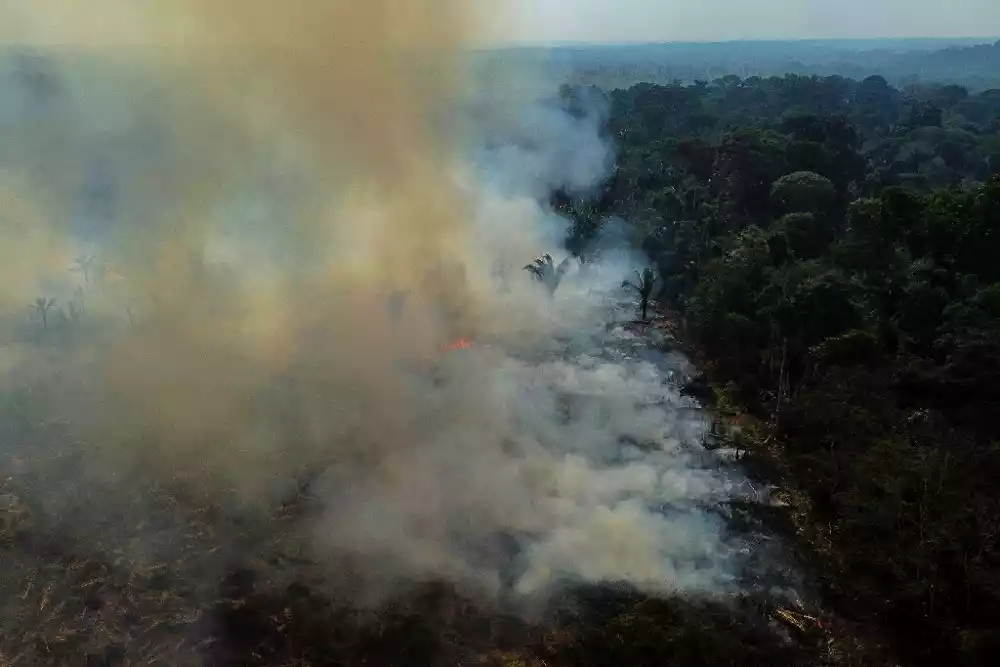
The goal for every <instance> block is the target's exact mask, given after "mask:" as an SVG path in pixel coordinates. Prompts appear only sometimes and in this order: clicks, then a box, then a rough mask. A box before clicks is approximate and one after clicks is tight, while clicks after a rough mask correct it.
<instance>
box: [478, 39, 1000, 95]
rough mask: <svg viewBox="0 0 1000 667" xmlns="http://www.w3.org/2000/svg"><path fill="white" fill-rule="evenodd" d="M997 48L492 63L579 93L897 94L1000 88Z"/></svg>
mask: <svg viewBox="0 0 1000 667" xmlns="http://www.w3.org/2000/svg"><path fill="white" fill-rule="evenodd" d="M991 41H992V40H985V39H981V40H932V39H925V40H919V39H914V40H870V41H869V40H860V41H847V40H844V41H839V40H830V41H790V42H719V43H703V44H699V43H668V44H645V45H627V46H579V47H568V46H566V47H555V48H521V49H511V50H507V51H503V52H498V53H494V54H493V55H494V56H497V57H500V58H503V59H508V60H513V61H515V62H525V63H529V64H531V65H532V66H534V67H543V68H547V69H548V70H549V71H550V72H551V73H552V75H553V76H554V77H556V78H557V79H558V80H560V81H565V82H568V83H571V84H573V85H581V86H589V85H596V86H600V87H601V88H605V89H611V88H627V87H628V86H631V85H633V84H636V83H660V84H667V83H671V82H673V81H680V82H683V83H694V82H695V81H699V80H700V81H712V80H714V79H717V78H720V77H722V76H725V75H727V74H737V75H739V76H741V77H743V78H746V77H751V76H762V77H767V76H782V75H784V74H799V75H816V76H834V75H838V76H844V77H849V78H854V79H859V80H860V79H864V78H866V77H868V76H871V75H876V74H877V75H881V76H883V77H885V78H886V80H887V81H889V82H890V83H892V84H893V85H896V86H906V85H910V84H914V83H935V82H937V83H958V84H961V85H963V86H966V87H967V88H969V89H972V90H985V89H987V88H1000V42H996V43H989V42H991Z"/></svg>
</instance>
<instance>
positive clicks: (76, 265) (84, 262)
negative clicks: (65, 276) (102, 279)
mask: <svg viewBox="0 0 1000 667" xmlns="http://www.w3.org/2000/svg"><path fill="white" fill-rule="evenodd" d="M95 261H97V258H96V257H94V256H93V255H80V256H79V257H77V258H76V259H75V260H73V268H71V269H70V271H73V272H74V273H82V274H83V282H84V284H85V285H87V286H88V287H89V286H90V272H91V270H92V269H93V268H94V262H95Z"/></svg>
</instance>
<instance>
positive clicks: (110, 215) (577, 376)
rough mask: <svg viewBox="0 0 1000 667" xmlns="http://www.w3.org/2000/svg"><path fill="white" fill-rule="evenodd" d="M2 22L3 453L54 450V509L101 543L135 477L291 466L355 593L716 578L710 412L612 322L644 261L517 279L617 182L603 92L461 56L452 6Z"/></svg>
mask: <svg viewBox="0 0 1000 667" xmlns="http://www.w3.org/2000/svg"><path fill="white" fill-rule="evenodd" d="M0 18H3V19H5V20H4V21H2V23H3V25H5V26H13V27H14V29H16V30H17V34H18V35H19V36H20V40H21V43H22V46H24V47H26V48H29V51H30V52H31V53H37V54H40V56H39V59H37V60H35V59H32V58H28V59H20V60H13V59H12V57H11V58H8V60H6V61H5V67H6V69H7V72H6V74H5V76H6V77H7V78H5V79H4V84H3V85H4V88H5V89H6V88H7V87H10V88H11V89H12V90H16V91H18V92H17V93H16V95H20V97H10V98H6V99H10V100H14V101H13V102H10V103H8V106H6V107H4V108H2V109H0V116H2V124H3V127H4V129H5V134H6V135H10V136H11V137H13V138H15V139H16V140H14V141H12V142H8V143H5V144H4V149H3V154H2V155H0V170H2V171H0V194H2V198H0V205H2V210H0V227H2V230H3V232H4V233H5V238H7V239H9V241H8V242H6V243H5V244H4V246H3V249H2V250H0V253H2V255H0V271H2V275H0V307H2V308H3V309H4V313H5V314H4V331H3V338H4V345H5V347H4V350H3V364H4V367H5V369H6V370H7V371H8V372H7V373H6V374H5V377H7V378H8V380H7V383H8V386H6V387H4V390H5V394H6V398H5V402H4V413H5V415H6V419H7V424H6V426H5V428H6V429H9V430H10V431H11V437H10V438H9V439H8V440H6V442H8V443H9V444H8V445H5V446H2V447H6V448H7V449H8V451H7V452H2V449H0V453H6V454H7V455H8V457H9V458H10V459H11V460H14V459H15V458H17V460H18V461H19V462H20V463H19V465H21V466H23V467H24V468H25V469H29V470H30V469H32V467H33V466H34V467H35V468H36V469H39V470H41V467H42V466H43V465H45V462H51V461H52V460H53V459H54V458H60V457H62V458H65V456H64V455H66V456H69V457H70V459H71V460H72V461H73V463H72V464H69V465H66V466H63V467H61V468H59V470H58V471H57V472H53V470H54V469H51V468H50V469H46V470H47V471H46V472H45V473H44V474H42V473H38V472H36V473H32V474H33V475H35V476H34V477H31V479H32V480H34V481H33V482H32V484H33V486H32V485H30V484H28V485H27V486H26V487H25V488H26V489H27V490H26V491H24V493H26V494H28V493H32V492H34V493H42V494H43V495H44V502H43V503H41V505H40V508H41V509H40V511H41V512H42V513H43V514H46V515H48V516H50V517H54V519H53V520H56V521H57V522H58V521H61V522H62V523H61V524H60V525H61V526H62V529H63V530H67V531H71V530H76V531H78V532H81V534H85V535H87V537H88V538H89V539H90V542H91V543H92V544H93V545H94V548H95V549H97V550H100V549H109V548H110V547H109V546H108V543H109V542H111V541H112V540H114V539H118V538H119V537H120V536H121V535H122V534H129V531H130V530H132V531H133V532H134V531H135V530H139V529H134V530H133V529H132V528H129V525H131V524H129V523H128V522H129V521H132V520H137V519H138V518H140V517H137V516H135V515H140V516H141V514H142V511H143V507H144V506H143V505H142V504H140V503H135V504H132V505H131V506H128V505H123V503H126V502H131V501H126V500H124V498H127V497H131V496H128V495H127V494H129V493H141V492H142V491H143V490H146V489H157V490H164V489H167V490H169V492H170V493H172V494H175V496H176V497H182V496H183V497H191V498H199V499H202V500H204V501H205V502H207V503H209V504H211V505H213V506H218V507H223V508H227V509H226V511H233V512H236V513H239V514H244V515H251V516H254V517H258V518H259V517H264V516H267V515H268V514H269V513H270V512H272V511H273V510H274V509H275V508H276V507H278V506H279V505H280V504H281V503H282V502H283V501H286V500H288V498H289V495H290V494H292V493H294V491H295V489H296V488H297V484H298V482H299V481H300V480H301V479H303V478H304V477H308V478H309V479H313V480H314V482H313V484H312V486H311V488H310V493H312V494H313V495H315V496H316V499H317V502H318V503H319V510H318V512H317V513H316V514H315V515H313V516H311V517H309V518H308V519H305V521H307V526H306V527H305V533H306V535H307V537H308V539H307V544H308V547H307V548H308V549H309V550H310V552H311V554H312V555H313V556H314V557H315V558H317V559H318V560H319V561H320V562H329V563H333V562H335V561H336V562H340V561H341V560H342V559H345V558H346V559H353V562H355V563H361V564H362V566H361V570H362V571H361V572H360V575H361V576H363V580H364V583H367V584H369V585H371V586H376V587H377V586H378V585H383V586H384V585H390V586H391V585H394V584H397V583H404V582H408V581H415V580H416V581H419V580H426V579H433V578H445V579H448V580H450V581H452V582H455V583H457V584H460V585H462V586H463V587H465V588H467V589H468V590H470V591H473V592H475V593H479V594H483V595H487V596H496V595H499V594H501V593H504V592H507V593H510V592H513V593H514V594H515V595H521V596H537V595H544V593H545V591H546V590H548V589H549V588H550V587H551V586H552V585H554V584H557V583H560V582H562V581H566V580H570V581H574V580H582V581H585V582H593V583H598V582H607V581H619V580H624V581H628V582H630V583H632V584H634V585H636V586H639V587H641V588H643V589H645V590H649V591H654V592H676V591H681V592H692V593H705V592H717V591H722V590H726V589H727V588H728V587H729V586H730V585H731V583H732V581H733V579H734V577H735V575H736V567H737V563H738V553H737V552H738V546H739V545H738V544H736V543H735V542H733V541H731V540H730V539H728V538H727V537H726V535H725V530H724V527H723V522H722V521H721V520H720V519H719V518H718V517H717V515H716V513H715V512H714V510H713V509H712V508H713V507H714V506H715V505H716V504H717V503H718V501H719V500H722V499H724V498H725V497H727V496H728V495H729V494H731V493H732V492H733V489H732V485H731V483H730V481H729V480H728V479H727V477H726V475H724V474H723V473H721V472H720V471H719V470H718V469H717V467H714V466H713V465H712V464H711V463H707V462H706V461H705V457H704V456H703V453H702V452H701V451H700V449H699V448H698V447H697V443H698V440H699V439H700V437H701V434H702V430H703V425H702V423H701V421H700V420H699V419H698V418H697V417H692V416H691V412H690V411H689V410H688V409H687V406H686V405H685V404H684V403H683V401H682V399H680V397H679V396H678V394H677V393H676V392H675V390H674V389H673V388H672V387H671V385H669V384H668V383H666V382H665V379H664V374H663V368H658V367H657V365H656V364H655V363H653V362H651V361H649V360H646V361H641V360H639V359H638V357H637V356H636V346H637V345H638V343H637V341H635V340H634V339H631V338H630V337H629V336H628V335H627V334H625V333H623V332H622V331H621V330H620V329H613V328H612V329H608V328H607V327H605V324H606V323H607V322H608V321H609V320H614V319H616V318H617V319H621V318H622V317H627V316H628V315H623V312H625V311H627V309H628V306H627V305H626V306H625V311H623V310H622V308H623V306H622V303H621V298H620V294H619V293H618V286H619V285H620V282H621V279H622V277H623V276H624V274H626V273H628V271H629V270H631V269H632V268H634V266H633V265H632V260H631V258H630V257H629V256H628V255H627V254H619V255H615V256H614V259H613V260H609V261H608V262H605V263H603V264H601V265H599V266H593V267H576V268H574V269H572V270H571V271H570V272H569V273H568V274H567V276H566V278H565V280H564V281H563V284H562V286H561V287H560V289H559V290H558V291H557V292H556V295H555V296H554V297H550V296H549V294H548V293H547V292H546V291H545V290H544V289H542V288H541V287H540V286H539V285H537V284H535V283H534V282H533V281H532V280H531V279H530V276H529V275H528V274H527V272H525V271H522V270H521V266H523V265H524V263H526V262H528V261H530V260H531V259H532V258H534V257H536V256H538V255H539V254H540V253H542V252H556V250H555V249H556V248H557V247H558V243H559V241H560V240H561V238H562V237H563V235H564V234H565V231H566V224H567V223H566V222H565V221H564V220H561V219H560V218H559V217H558V216H556V215H554V214H553V213H552V212H551V211H549V210H547V208H546V206H545V204H544V200H545V198H546V196H547V195H548V194H549V193H550V192H551V191H552V190H553V189H555V188H564V189H568V190H571V191H584V190H586V189H587V188H590V187H594V186H595V185H597V184H598V183H599V182H600V180H601V178H602V177H603V176H604V174H605V173H606V169H607V167H608V166H609V164H610V151H609V148H608V145H607V143H606V142H605V141H604V140H603V139H602V137H601V136H600V133H599V129H600V119H601V110H600V109H599V108H596V107H588V108H587V109H585V110H584V111H583V112H581V113H573V114H571V113H567V112H566V111H565V110H564V109H562V108H561V107H559V105H558V104H556V103H555V102H553V101H551V100H543V99H539V96H538V95H537V94H536V93H535V92H534V91H533V90H530V89H528V90H519V91H514V90H512V89H511V88H504V87H503V86H510V85H512V84H511V83H510V82H498V81H490V82H484V81H482V80H480V79H478V78H476V77H474V76H472V75H471V73H470V72H469V68H468V67H467V65H468V62H467V56H466V50H465V49H466V48H467V47H468V46H469V45H471V44H472V43H473V42H474V41H475V39H476V38H477V34H476V31H475V27H476V25H477V22H476V21H475V20H474V18H475V17H474V16H472V15H471V11H470V10H468V9H467V8H466V6H465V4H464V3H461V2H457V1H456V2H446V1H438V2H431V1H430V0H424V1H414V2H408V3H398V2H387V1H384V0H373V1H370V2H365V3H349V2H321V1H319V0H315V1H311V2H310V1H305V0H303V1H300V2H297V3H295V4H294V6H291V7H289V8H284V9H282V10H280V11H279V10H277V9H275V6H274V4H273V3H271V2H265V1H264V0H240V2H235V1H233V0H199V2H176V1H175V2H145V3H133V4H131V5H128V6H120V3H111V2H97V3H88V5H87V7H86V8H85V9H84V8H76V5H73V4H71V3H46V4H45V5H44V6H41V5H38V6H36V5H24V4H22V3H16V6H12V5H10V4H5V5H3V10H2V14H0ZM25 36H30V37H29V38H25ZM26 72H27V74H29V75H30V76H28V78H27V79H25V78H24V77H25V75H26ZM40 81H41V82H42V83H39V82H40ZM490 87H492V88H490ZM505 91H506V92H507V93H509V94H505ZM91 257H93V259H90V258H91ZM74 262H75V266H76V271H75V272H71V271H70V268H71V267H73V266H74ZM36 298H44V299H50V298H54V299H55V300H56V301H55V305H54V306H53V308H52V312H51V315H50V316H49V317H48V320H47V322H43V321H42V318H41V312H40V310H39V309H38V308H33V307H32V305H31V304H32V303H33V302H34V301H35V299H36ZM459 338H461V339H467V340H469V341H472V343H473V344H472V346H471V347H470V348H468V349H460V350H456V351H448V350H447V349H446V348H447V345H448V343H449V342H451V341H454V340H456V339H459ZM653 361H654V362H656V363H660V364H661V365H662V364H663V363H665V362H664V361H663V359H661V358H659V357H657V356H656V355H654V356H653ZM42 436H44V437H42ZM29 443H30V446H29ZM67 452H68V454H67ZM28 477H30V476H28ZM28 477H25V479H28ZM29 487H30V488H29ZM163 492H164V493H165V492H167V491H163ZM97 516H100V517H101V518H102V520H101V521H95V520H92V519H93V518H94V517H97ZM108 517H113V518H108ZM116 522H118V523H117V524H116ZM177 530H180V528H178V529H177ZM133 538H134V536H133ZM133 542H134V539H133ZM331 567H332V566H331Z"/></svg>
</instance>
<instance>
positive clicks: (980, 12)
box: [493, 0, 1000, 42]
mask: <svg viewBox="0 0 1000 667" xmlns="http://www.w3.org/2000/svg"><path fill="white" fill-rule="evenodd" d="M496 5H503V9H500V10H499V11H500V12H501V14H500V15H497V16H495V17H494V19H495V20H494V23H495V24H496V26H502V27H500V28H498V31H499V32H501V33H502V34H505V35H506V36H507V37H508V39H513V40H515V41H529V42H535V41H538V42H553V41H559V42H564V41H588V42H589V41H599V42H644V41H645V42H649V41H716V40H719V41H722V40H739V39H827V38H866V37H981V36H1000V0H501V1H500V2H496V3H493V6H494V11H496Z"/></svg>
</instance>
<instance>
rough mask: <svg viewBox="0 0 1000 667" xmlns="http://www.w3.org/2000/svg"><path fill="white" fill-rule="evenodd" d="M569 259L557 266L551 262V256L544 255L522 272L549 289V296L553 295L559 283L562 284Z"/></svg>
mask: <svg viewBox="0 0 1000 667" xmlns="http://www.w3.org/2000/svg"><path fill="white" fill-rule="evenodd" d="M570 259H571V257H567V258H566V259H564V260H563V261H562V262H560V263H559V266H556V265H555V262H553V261H552V255H550V254H548V253H546V254H544V255H542V256H541V257H539V258H538V259H536V260H535V261H534V262H532V263H531V264H528V265H527V266H525V267H524V270H525V271H527V272H528V273H530V274H531V275H532V276H534V277H535V279H536V280H538V281H539V282H540V283H542V284H543V285H545V286H546V287H548V288H549V294H555V291H556V289H557V288H558V287H559V283H560V282H562V279H563V276H564V275H565V274H566V270H567V269H568V268H569V263H570Z"/></svg>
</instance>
